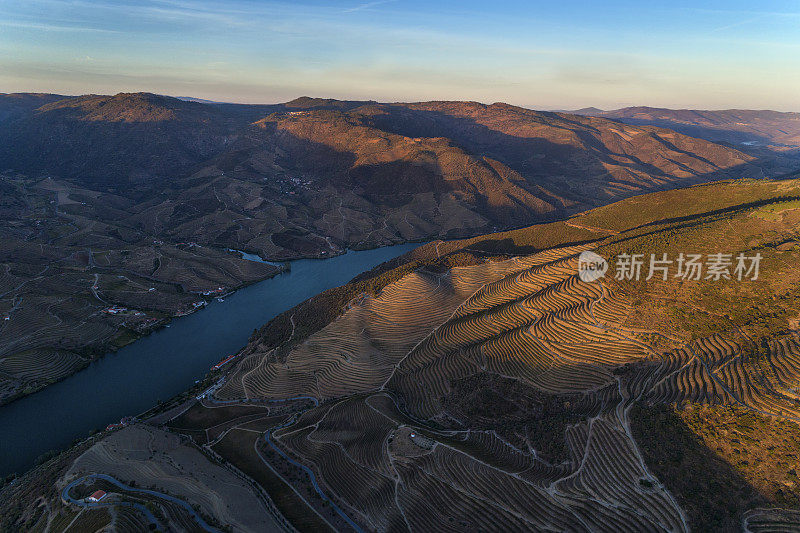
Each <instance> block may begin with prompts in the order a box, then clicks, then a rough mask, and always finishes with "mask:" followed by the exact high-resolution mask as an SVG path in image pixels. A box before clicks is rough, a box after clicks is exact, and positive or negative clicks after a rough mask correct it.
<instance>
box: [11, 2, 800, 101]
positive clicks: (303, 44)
mask: <svg viewBox="0 0 800 533" xmlns="http://www.w3.org/2000/svg"><path fill="white" fill-rule="evenodd" d="M698 4H701V3H700V2H696V1H692V2H688V1H683V0H676V1H671V2H655V1H649V0H639V1H635V2H634V1H613V0H606V1H602V2H600V1H594V2H588V1H579V0H558V1H555V2H554V1H548V2H539V1H535V0H527V1H525V0H521V1H502V0H483V1H474V0H459V1H451V0H442V1H436V0H428V1H419V0H340V1H332V0H330V1H326V0H299V1H287V2H274V1H269V0H217V1H206V0H136V1H130V0H120V1H112V0H24V1H22V0H0V92H53V93H59V94H86V93H96V94H115V93H117V92H134V91H148V92H156V93H160V94H169V95H173V96H194V97H199V98H206V99H210V100H217V101H230V102H247V103H273V102H281V101H286V100H290V99H293V98H295V97H298V96H301V95H307V96H318V97H329V98H340V99H357V100H378V101H420V100H475V101H480V102H485V103H491V102H507V103H511V104H515V105H522V106H526V107H531V108H534V109H577V108H580V107H588V106H595V107H599V108H602V109H614V108H619V107H624V106H630V105H650V106H657V107H672V108H695V109H725V108H747V109H777V110H782V111H800V90H798V88H800V2H799V1H797V0H795V1H791V2H790V1H769V0H764V1H760V2H753V1H752V0H751V1H748V2H744V1H740V0H726V1H712V2H703V3H702V6H701V7H700V6H699V5H698Z"/></svg>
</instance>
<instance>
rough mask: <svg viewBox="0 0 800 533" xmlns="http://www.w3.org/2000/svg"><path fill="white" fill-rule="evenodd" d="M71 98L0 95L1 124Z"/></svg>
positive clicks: (46, 95) (36, 94)
mask: <svg viewBox="0 0 800 533" xmlns="http://www.w3.org/2000/svg"><path fill="white" fill-rule="evenodd" d="M65 98H69V97H68V96H63V95H60V94H44V93H42V94H39V93H10V94H7V93H0V124H2V123H3V122H7V121H11V120H14V119H17V118H21V117H24V116H25V115H28V114H29V113H31V112H32V111H33V110H34V109H36V108H39V107H41V106H43V105H45V104H49V103H52V102H57V101H58V100H64V99H65Z"/></svg>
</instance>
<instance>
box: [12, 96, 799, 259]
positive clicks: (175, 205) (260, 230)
mask: <svg viewBox="0 0 800 533" xmlns="http://www.w3.org/2000/svg"><path fill="white" fill-rule="evenodd" d="M30 98H31V99H33V100H35V99H36V97H35V96H33V95H32V96H31V97H30ZM54 99H55V100H56V101H52V100H54ZM0 100H2V98H0ZM45 100H47V101H46V102H45V103H44V104H43V105H41V106H39V107H33V104H30V105H29V106H28V108H26V111H25V112H18V113H17V118H15V119H13V120H8V121H6V122H5V123H3V124H0V169H13V170H16V171H19V172H22V173H25V174H29V175H34V176H35V175H43V174H46V175H52V176H54V177H55V178H61V179H67V180H73V181H74V182H76V183H77V184H78V185H80V186H82V187H86V188H89V189H94V190H103V191H108V190H111V191H114V193H115V194H118V195H121V196H124V197H126V198H129V199H133V200H135V201H136V207H135V208H132V209H129V210H128V211H127V214H128V218H127V219H126V220H127V221H126V223H127V224H130V225H131V226H132V227H135V228H138V229H145V230H147V231H149V232H151V233H154V234H160V235H163V234H166V235H168V236H170V237H174V238H176V239H179V240H192V241H196V242H200V243H204V244H211V245H219V246H226V247H233V248H237V249H248V250H252V251H255V252H258V253H261V254H262V255H265V256H269V257H273V258H288V257H297V256H301V255H319V254H321V253H323V252H324V253H338V252H339V251H340V250H341V249H343V248H344V247H353V246H355V247H364V246H376V245H381V244H388V243H391V242H398V241H406V240H413V239H427V238H432V237H449V238H452V237H462V236H468V235H473V234H477V233H480V232H486V231H492V230H493V229H499V228H503V227H513V226H520V225H524V224H528V223H531V222H535V221H539V220H547V219H552V218H554V217H558V216H563V215H565V214H568V213H573V212H577V211H579V210H582V209H586V208H591V207H595V206H598V205H603V204H605V203H609V202H612V201H615V200H617V199H619V198H623V197H626V196H630V195H633V194H637V193H641V192H645V191H651V190H660V189H667V188H673V187H678V186H683V185H688V184H693V183H699V182H704V181H708V180H712V179H718V178H723V177H761V176H763V175H765V173H766V174H776V173H780V172H785V171H788V170H790V169H791V166H790V165H787V164H786V162H785V161H783V160H779V159H776V158H774V157H773V158H771V160H769V161H761V160H759V159H758V158H756V157H754V156H752V155H747V154H745V153H743V152H741V151H738V150H734V149H732V148H730V147H727V146H722V145H720V144H716V143H712V142H708V141H705V140H701V139H697V138H692V137H688V136H686V135H682V134H679V133H676V132H674V131H670V130H665V129H661V128H657V127H652V126H626V125H622V124H620V123H619V122H616V121H612V120H608V119H605V118H591V117H584V116H578V115H571V114H566V113H549V112H538V111H531V110H528V109H523V108H519V107H515V106H511V105H508V104H502V103H497V104H492V105H484V104H479V103H475V102H426V103H413V104H402V103H400V104H381V103H376V102H357V101H339V100H332V99H319V98H310V97H301V98H298V99H296V100H293V101H291V102H287V103H285V104H277V105H243V104H211V103H198V102H191V101H186V100H185V99H178V98H172V97H167V96H159V95H154V94H147V93H133V94H131V93H121V94H118V95H115V96H98V95H88V96H82V97H75V98H66V99H56V98H55V97H50V98H47V99H45ZM18 109H19V106H18Z"/></svg>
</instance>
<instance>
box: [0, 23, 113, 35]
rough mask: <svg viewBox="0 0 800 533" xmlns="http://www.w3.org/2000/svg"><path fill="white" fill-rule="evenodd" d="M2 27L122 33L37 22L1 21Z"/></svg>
mask: <svg viewBox="0 0 800 533" xmlns="http://www.w3.org/2000/svg"><path fill="white" fill-rule="evenodd" d="M0 26H2V27H6V28H20V29H26V30H41V31H74V32H93V33H122V32H120V31H117V30H108V29H105V28H92V27H89V26H65V25H60V24H40V23H35V22H13V21H0Z"/></svg>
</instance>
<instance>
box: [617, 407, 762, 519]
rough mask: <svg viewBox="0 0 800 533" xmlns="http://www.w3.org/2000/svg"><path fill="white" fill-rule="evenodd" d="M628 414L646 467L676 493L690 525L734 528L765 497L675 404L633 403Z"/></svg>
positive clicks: (759, 504) (760, 503)
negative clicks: (709, 444)
mask: <svg viewBox="0 0 800 533" xmlns="http://www.w3.org/2000/svg"><path fill="white" fill-rule="evenodd" d="M630 417H631V430H632V431H633V436H634V438H635V439H636V442H637V443H638V445H639V449H640V451H641V453H642V456H643V458H644V460H645V463H646V464H647V467H648V469H649V470H650V471H651V472H652V473H653V474H654V475H655V476H656V477H657V478H658V479H659V480H660V481H661V482H662V483H663V484H664V485H665V486H666V487H667V489H668V490H669V491H670V492H671V493H672V494H673V495H675V497H676V498H677V499H678V503H679V504H680V505H681V507H683V509H684V510H685V511H686V514H687V516H688V519H689V525H690V526H691V527H692V528H693V529H694V530H696V531H734V530H738V529H739V525H740V523H741V516H742V513H743V512H744V511H746V510H747V509H751V508H753V507H756V506H761V505H767V504H768V503H769V502H768V500H767V499H766V498H765V497H764V496H763V495H762V494H760V493H759V492H758V490H756V488H754V487H753V486H752V485H751V484H750V483H748V480H747V479H745V478H744V477H743V476H742V475H741V473H740V472H738V471H737V470H736V468H734V467H733V466H732V465H731V464H729V463H728V462H727V461H726V460H725V459H724V458H722V457H720V456H719V455H718V454H717V453H716V452H715V451H714V450H712V449H710V448H709V447H708V446H707V445H706V444H705V443H704V442H703V439H702V437H701V436H699V435H698V434H697V433H696V432H695V430H696V428H693V427H692V426H690V425H688V424H687V422H686V421H685V420H684V419H683V417H682V416H681V413H680V412H678V411H676V410H675V409H674V408H672V407H670V406H656V407H646V406H641V405H639V404H636V405H634V406H633V407H632V408H631V411H630Z"/></svg>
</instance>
